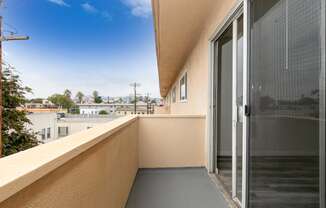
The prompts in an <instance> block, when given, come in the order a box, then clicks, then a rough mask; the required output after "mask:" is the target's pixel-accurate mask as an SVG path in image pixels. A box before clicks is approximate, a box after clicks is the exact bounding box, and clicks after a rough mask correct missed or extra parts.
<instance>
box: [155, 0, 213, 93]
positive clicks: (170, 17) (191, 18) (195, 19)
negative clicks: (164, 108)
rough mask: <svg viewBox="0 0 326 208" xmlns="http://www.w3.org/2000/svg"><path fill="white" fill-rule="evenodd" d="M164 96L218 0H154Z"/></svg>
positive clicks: (157, 46) (158, 59) (157, 49)
mask: <svg viewBox="0 0 326 208" xmlns="http://www.w3.org/2000/svg"><path fill="white" fill-rule="evenodd" d="M152 3H153V13H154V23H155V35H156V52H157V61H158V71H159V81H160V92H161V96H162V97H165V96H166V95H167V93H168V91H169V89H170V87H171V85H172V84H173V82H174V81H175V79H176V77H177V75H178V73H179V72H180V70H181V68H182V66H183V64H184V62H185V59H186V57H187V56H188V55H189V53H190V52H191V50H192V48H193V47H194V45H195V43H196V41H197V40H198V38H199V36H200V34H201V31H202V29H203V27H204V23H205V19H206V18H207V16H208V14H209V11H210V8H211V7H212V5H214V4H216V0H152Z"/></svg>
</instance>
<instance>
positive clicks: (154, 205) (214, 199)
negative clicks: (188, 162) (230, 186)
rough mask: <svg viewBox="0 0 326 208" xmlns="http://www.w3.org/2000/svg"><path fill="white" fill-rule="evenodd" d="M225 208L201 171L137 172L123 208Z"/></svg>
mask: <svg viewBox="0 0 326 208" xmlns="http://www.w3.org/2000/svg"><path fill="white" fill-rule="evenodd" d="M211 207H216V208H227V207H228V205H227V202H226V201H225V199H224V198H223V195H222V193H221V192H220V191H219V190H218V188H217V187H216V185H215V184H214V183H213V182H212V181H211V179H210V178H209V176H208V174H207V171H206V169H204V168H180V169H141V170H139V172H138V174H137V177H136V180H135V183H134V186H133V188H132V191H131V193H130V195H129V199H128V202H127V205H126V208H211Z"/></svg>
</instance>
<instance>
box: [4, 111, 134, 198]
mask: <svg viewBox="0 0 326 208" xmlns="http://www.w3.org/2000/svg"><path fill="white" fill-rule="evenodd" d="M137 119H138V116H126V117H122V118H119V119H116V120H114V121H112V122H110V123H106V124H103V125H98V126H97V127H94V128H92V129H89V130H85V131H82V132H79V133H76V134H73V135H70V136H67V137H65V138H62V139H60V140H56V141H53V142H51V143H48V144H44V145H39V146H37V147H35V148H31V149H28V150H26V151H22V152H19V153H17V154H13V155H11V156H8V157H5V158H1V159H0V170H1V171H0V203H1V202H3V201H4V200H6V199H8V198H9V197H10V196H12V195H14V194H15V193H17V192H18V191H20V190H22V189H23V188H25V187H27V186H29V185H30V184H32V183H33V182H35V181H37V180H38V179H40V178H41V177H43V176H45V175H46V174H48V173H50V172H51V171H53V170H55V169H56V168H58V167H59V166H61V165H63V164H65V163H66V162H67V161H69V160H71V159H72V158H74V157H76V156H78V155H79V154H81V153H82V152H84V151H86V150H87V149H89V148H91V147H92V146H94V145H96V144H97V143H99V142H101V141H102V140H104V139H106V138H108V137H109V136H110V135H112V134H114V133H115V132H117V131H119V130H120V129H122V128H124V127H126V126H128V125H129V124H131V123H133V122H134V121H136V120H137Z"/></svg>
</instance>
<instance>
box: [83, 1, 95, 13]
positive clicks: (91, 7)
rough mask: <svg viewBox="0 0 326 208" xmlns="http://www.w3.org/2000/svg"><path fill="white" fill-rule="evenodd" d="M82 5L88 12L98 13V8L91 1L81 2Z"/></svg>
mask: <svg viewBox="0 0 326 208" xmlns="http://www.w3.org/2000/svg"><path fill="white" fill-rule="evenodd" d="M81 7H82V8H83V9H84V11H85V12H88V13H93V14H95V13H98V12H99V11H98V9H97V8H95V7H94V6H93V5H91V4H90V3H83V4H81Z"/></svg>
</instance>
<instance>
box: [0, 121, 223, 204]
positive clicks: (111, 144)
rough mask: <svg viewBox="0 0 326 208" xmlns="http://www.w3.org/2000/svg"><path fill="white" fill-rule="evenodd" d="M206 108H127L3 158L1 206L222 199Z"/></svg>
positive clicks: (0, 164)
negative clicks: (209, 152)
mask: <svg viewBox="0 0 326 208" xmlns="http://www.w3.org/2000/svg"><path fill="white" fill-rule="evenodd" d="M205 143H206V142H205V117H204V116H185V115H183V116H181V115H180V116H176V115H154V116H127V117H123V118H120V119H117V120H114V121H112V122H110V123H107V124H103V125H99V126H97V127H95V128H92V129H89V130H86V131H83V132H80V133H77V134H74V135H71V136H68V137H65V138H62V139H60V140H57V141H54V142H51V143H48V144H44V145H40V146H38V147H35V148H32V149H29V150H27V151H23V152H20V153H18V154H15V155H12V156H9V157H5V158H2V159H0V167H1V171H0V207H1V208H10V207H12V208H20V207H33V208H38V207H39V208H47V207H60V208H84V207H85V208H90V207H94V208H102V207H103V208H104V207H106V208H107V207H110V208H119V207H127V208H137V207H141V208H146V207H152V208H154V207H155V208H160V207H171V208H172V207H214V206H215V207H227V206H228V205H227V202H226V201H225V200H224V197H223V194H222V192H221V191H220V190H219V188H218V186H216V185H215V183H214V182H213V181H214V180H212V179H211V178H210V175H209V174H208V173H207V170H206V169H205V168H204V167H205V165H206V158H205V152H206V150H205V146H206V145H205Z"/></svg>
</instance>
